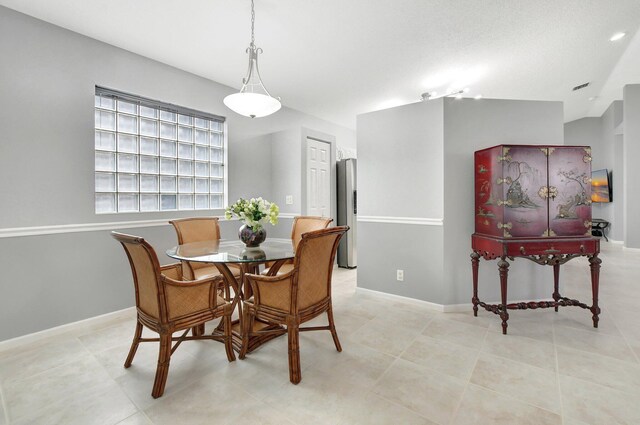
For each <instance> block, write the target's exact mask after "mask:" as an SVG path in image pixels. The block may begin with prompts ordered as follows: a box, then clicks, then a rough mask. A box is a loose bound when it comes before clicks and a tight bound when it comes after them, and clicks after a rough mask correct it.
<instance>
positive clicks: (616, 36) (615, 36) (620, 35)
mask: <svg viewBox="0 0 640 425" xmlns="http://www.w3.org/2000/svg"><path fill="white" fill-rule="evenodd" d="M625 35H627V33H626V32H619V33H616V34H613V36H612V37H611V38H610V39H609V41H618V40H621V39H622V38H624V36H625Z"/></svg>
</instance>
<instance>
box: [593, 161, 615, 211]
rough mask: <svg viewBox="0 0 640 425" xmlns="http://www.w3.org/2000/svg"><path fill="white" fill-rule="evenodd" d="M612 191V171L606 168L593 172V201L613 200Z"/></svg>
mask: <svg viewBox="0 0 640 425" xmlns="http://www.w3.org/2000/svg"><path fill="white" fill-rule="evenodd" d="M612 195H613V192H612V191H611V173H609V171H608V170H607V169H606V168H605V169H604V170H595V171H592V172H591V202H598V203H605V202H612V201H613V196H612Z"/></svg>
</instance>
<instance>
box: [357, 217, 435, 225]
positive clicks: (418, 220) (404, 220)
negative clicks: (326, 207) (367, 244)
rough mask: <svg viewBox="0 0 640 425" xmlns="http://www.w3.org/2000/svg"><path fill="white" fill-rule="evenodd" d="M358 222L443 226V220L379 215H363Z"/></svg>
mask: <svg viewBox="0 0 640 425" xmlns="http://www.w3.org/2000/svg"><path fill="white" fill-rule="evenodd" d="M358 222H361V223H390V224H418V225H422V226H443V225H444V219H442V218H427V217H392V216H379V215H361V216H358Z"/></svg>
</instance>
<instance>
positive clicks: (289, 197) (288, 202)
mask: <svg viewBox="0 0 640 425" xmlns="http://www.w3.org/2000/svg"><path fill="white" fill-rule="evenodd" d="M284 203H285V204H287V205H293V195H287V197H286V200H285V201H284Z"/></svg>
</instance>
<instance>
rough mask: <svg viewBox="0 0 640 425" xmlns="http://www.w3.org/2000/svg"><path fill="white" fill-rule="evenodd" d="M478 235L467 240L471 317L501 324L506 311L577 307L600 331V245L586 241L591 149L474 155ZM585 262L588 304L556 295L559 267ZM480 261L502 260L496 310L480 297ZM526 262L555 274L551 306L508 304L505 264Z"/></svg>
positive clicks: (519, 148) (498, 149)
mask: <svg viewBox="0 0 640 425" xmlns="http://www.w3.org/2000/svg"><path fill="white" fill-rule="evenodd" d="M474 167H475V183H474V184H475V214H474V215H475V233H474V234H473V236H472V238H471V243H472V249H473V252H472V254H471V262H472V270H473V298H472V302H473V311H474V315H476V316H477V315H478V306H481V307H484V308H485V309H487V310H489V311H492V312H494V313H496V314H498V315H500V317H501V318H502V329H503V333H505V334H506V332H507V320H508V319H509V313H508V311H507V310H509V309H527V308H546V307H554V308H555V310H556V311H558V307H559V306H579V307H582V308H586V309H589V310H590V311H591V312H592V319H593V326H594V327H598V315H599V313H600V309H599V307H598V280H599V269H600V263H601V260H600V259H599V258H598V253H599V252H600V245H599V240H598V239H596V238H593V237H592V236H591V148H589V147H588V146H541V145H499V146H494V147H492V148H488V149H484V150H480V151H477V152H476V153H475V160H474ZM579 256H586V257H587V258H588V260H589V264H590V267H591V280H592V282H591V283H592V292H593V304H592V305H591V306H588V305H586V304H584V303H582V302H579V301H577V300H573V299H569V298H566V297H562V296H561V295H560V293H559V272H560V265H561V264H564V263H566V262H567V261H569V260H571V259H572V258H575V257H579ZM480 257H483V258H485V259H486V260H493V259H497V258H499V261H498V269H499V273H500V284H501V298H502V302H501V303H500V304H486V303H484V302H482V301H480V300H479V299H478V266H479V259H480ZM516 257H523V258H527V259H529V260H532V261H534V262H536V263H538V264H541V265H551V266H553V268H554V291H553V294H552V297H553V301H537V302H528V303H512V304H508V303H507V277H508V269H509V261H508V260H514V259H515V258H516Z"/></svg>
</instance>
